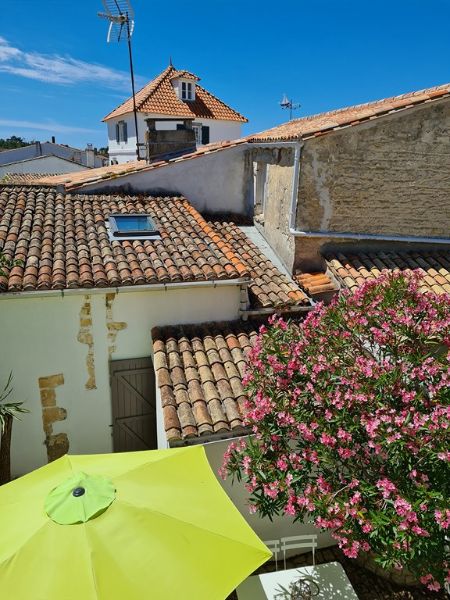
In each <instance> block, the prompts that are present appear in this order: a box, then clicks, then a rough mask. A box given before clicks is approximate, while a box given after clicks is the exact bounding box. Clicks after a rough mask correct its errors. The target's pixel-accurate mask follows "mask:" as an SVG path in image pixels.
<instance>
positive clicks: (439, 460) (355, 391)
mask: <svg viewBox="0 0 450 600" xmlns="http://www.w3.org/2000/svg"><path fill="white" fill-rule="evenodd" d="M420 286H421V281H420V275H419V274H417V273H413V274H409V275H407V274H401V273H397V274H383V275H381V276H380V277H379V278H378V279H377V280H374V281H371V282H368V283H366V284H365V285H363V286H362V287H361V288H359V289H358V290H357V291H356V292H355V293H344V294H342V295H341V296H339V297H338V298H335V299H334V300H333V301H332V303H331V304H329V305H328V306H324V305H318V306H317V307H316V308H315V309H314V310H313V311H312V312H311V313H309V314H308V316H307V318H306V319H304V320H303V321H302V322H285V321H284V320H283V319H282V318H279V317H274V318H272V319H271V320H270V324H269V326H268V327H267V328H266V327H265V326H262V327H261V329H260V335H259V337H258V339H257V342H256V344H255V346H254V348H253V350H252V352H251V355H250V359H249V367H248V371H247V374H246V377H245V381H244V383H245V385H246V389H247V392H248V397H249V400H248V402H247V406H246V415H245V418H246V423H247V424H248V425H250V426H251V427H252V429H253V433H254V435H253V436H250V437H249V438H247V439H245V440H242V441H240V442H237V443H232V444H231V445H230V446H229V448H228V450H227V452H226V455H225V457H224V465H223V468H222V475H223V476H227V475H230V476H233V477H237V478H238V479H241V478H243V479H244V481H245V485H246V487H247V490H248V491H249V493H250V510H251V511H253V512H258V513H259V514H260V515H261V516H264V517H269V518H271V517H272V516H274V515H279V514H288V515H290V516H291V517H292V518H293V519H294V520H304V519H308V520H312V521H313V522H314V523H315V525H316V526H317V527H319V528H321V529H324V530H331V531H332V535H333V537H334V538H335V539H336V540H337V542H338V544H339V546H340V547H341V548H342V550H343V552H344V553H345V554H346V556H348V557H351V558H355V557H357V556H358V554H359V553H360V552H371V553H372V555H373V557H374V558H375V560H376V561H377V562H378V563H379V564H380V565H381V566H382V567H383V568H385V569H392V568H396V569H405V570H407V571H409V572H411V573H413V574H414V575H416V576H417V578H418V579H420V581H421V582H422V583H424V584H426V585H427V586H428V588H429V589H430V590H438V589H440V587H441V586H442V585H444V583H445V581H446V580H447V581H448V576H449V561H450V557H449V549H448V545H447V542H446V534H448V528H449V526H450V503H449V497H450V466H449V461H450V450H449V435H448V434H449V420H450V405H449V398H450V388H449V382H450V373H449V371H450V369H449V367H450V296H448V295H441V296H438V295H435V294H433V293H431V292H427V293H424V292H423V291H422V290H421V289H420Z"/></svg>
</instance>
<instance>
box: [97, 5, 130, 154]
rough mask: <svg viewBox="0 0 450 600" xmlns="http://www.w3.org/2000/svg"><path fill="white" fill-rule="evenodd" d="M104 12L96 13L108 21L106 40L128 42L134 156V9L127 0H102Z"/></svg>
mask: <svg viewBox="0 0 450 600" xmlns="http://www.w3.org/2000/svg"><path fill="white" fill-rule="evenodd" d="M102 4H103V7H104V9H105V12H99V13H97V14H98V16H99V17H100V18H102V19H106V20H107V21H109V28H108V35H107V38H106V41H107V42H108V43H109V42H111V41H115V42H121V41H123V40H126V41H127V43H128V56H129V59H130V76H131V91H132V93H133V113H134V127H135V131H136V156H137V159H138V160H140V156H139V136H138V122H137V109H136V93H135V88H134V69H133V54H132V52H131V36H132V35H133V31H134V10H133V8H132V6H131V4H130V2H129V0H102Z"/></svg>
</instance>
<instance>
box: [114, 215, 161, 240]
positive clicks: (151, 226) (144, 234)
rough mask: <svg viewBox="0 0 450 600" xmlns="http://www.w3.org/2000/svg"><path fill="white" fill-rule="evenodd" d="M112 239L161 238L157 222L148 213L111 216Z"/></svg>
mask: <svg viewBox="0 0 450 600" xmlns="http://www.w3.org/2000/svg"><path fill="white" fill-rule="evenodd" d="M109 234H110V239H111V240H114V239H115V240H135V239H160V238H161V236H160V234H159V231H158V228H157V226H156V225H155V222H154V221H153V219H152V218H151V217H150V215H146V214H141V213H137V214H114V215H110V216H109Z"/></svg>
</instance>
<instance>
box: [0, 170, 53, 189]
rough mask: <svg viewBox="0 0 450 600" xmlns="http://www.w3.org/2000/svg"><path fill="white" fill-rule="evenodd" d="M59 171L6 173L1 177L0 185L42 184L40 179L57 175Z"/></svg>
mask: <svg viewBox="0 0 450 600" xmlns="http://www.w3.org/2000/svg"><path fill="white" fill-rule="evenodd" d="M56 176H57V173H5V175H3V177H0V185H6V184H9V185H40V186H41V187H42V184H41V183H40V179H42V178H44V177H45V178H46V177H56Z"/></svg>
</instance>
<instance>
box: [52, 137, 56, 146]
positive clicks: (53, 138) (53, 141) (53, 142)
mask: <svg viewBox="0 0 450 600" xmlns="http://www.w3.org/2000/svg"><path fill="white" fill-rule="evenodd" d="M52 144H56V138H55V136H54V135H52Z"/></svg>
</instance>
